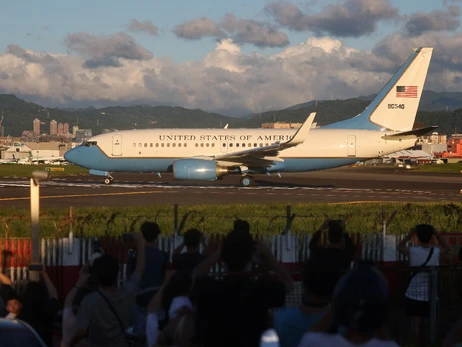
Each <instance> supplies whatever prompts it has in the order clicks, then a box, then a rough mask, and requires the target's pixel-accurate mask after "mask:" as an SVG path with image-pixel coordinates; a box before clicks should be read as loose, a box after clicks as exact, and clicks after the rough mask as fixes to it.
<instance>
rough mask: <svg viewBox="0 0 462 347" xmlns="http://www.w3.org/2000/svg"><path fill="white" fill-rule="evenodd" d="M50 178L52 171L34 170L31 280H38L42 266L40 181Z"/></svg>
mask: <svg viewBox="0 0 462 347" xmlns="http://www.w3.org/2000/svg"><path fill="white" fill-rule="evenodd" d="M48 179H50V173H49V172H46V171H33V172H32V177H31V178H30V219H31V223H30V225H31V241H32V259H31V264H30V267H29V269H30V270H31V271H30V273H29V278H30V280H31V281H38V280H39V279H40V274H39V272H38V271H37V270H39V269H40V267H41V264H42V263H41V262H40V244H39V213H40V191H39V188H40V186H39V181H46V180H48Z"/></svg>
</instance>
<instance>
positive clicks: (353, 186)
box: [0, 167, 462, 208]
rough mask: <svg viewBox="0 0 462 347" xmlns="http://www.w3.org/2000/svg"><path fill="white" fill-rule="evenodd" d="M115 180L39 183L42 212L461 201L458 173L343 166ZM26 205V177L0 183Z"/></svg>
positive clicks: (2, 194) (2, 197)
mask: <svg viewBox="0 0 462 347" xmlns="http://www.w3.org/2000/svg"><path fill="white" fill-rule="evenodd" d="M113 176H114V182H113V183H112V184H111V185H105V184H104V183H103V178H102V177H98V176H90V175H87V176H68V177H54V178H52V180H50V181H46V182H41V183H40V197H41V199H40V207H45V208H47V207H53V208H68V207H69V206H73V207H103V206H140V205H155V204H180V205H181V204H241V203H242V204H245V203H307V202H313V203H339V202H349V203H355V202H362V201H373V202H380V201H383V202H385V201H388V202H393V201H399V202H403V201H405V202H417V201H422V202H431V201H448V202H461V201H462V194H461V189H462V173H461V174H428V173H415V172H408V171H407V170H406V169H404V168H396V169H383V168H372V167H371V168H366V167H346V168H339V169H331V170H324V171H316V172H309V173H293V174H283V175H282V177H278V176H277V175H271V176H266V175H256V176H255V186H253V187H250V188H242V187H240V186H239V176H228V177H225V178H224V179H223V180H219V181H216V182H188V181H175V180H174V179H173V177H172V176H171V175H168V174H167V175H162V177H161V178H159V177H158V176H157V175H156V174H146V173H144V174H141V173H140V174H131V173H118V174H117V173H116V174H114V175H113ZM29 206H30V186H29V179H28V178H27V177H6V178H0V208H12V207H23V208H27V207H29Z"/></svg>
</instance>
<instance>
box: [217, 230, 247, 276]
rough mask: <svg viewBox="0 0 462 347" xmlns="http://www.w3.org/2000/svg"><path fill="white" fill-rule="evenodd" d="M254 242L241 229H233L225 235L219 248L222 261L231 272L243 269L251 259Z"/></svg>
mask: <svg viewBox="0 0 462 347" xmlns="http://www.w3.org/2000/svg"><path fill="white" fill-rule="evenodd" d="M253 251H254V242H253V240H252V236H250V234H247V233H245V232H244V233H243V232H242V230H233V231H230V232H229V233H228V235H226V237H225V240H224V241H223V247H222V249H221V255H222V257H223V261H224V262H225V264H226V265H227V267H228V270H229V271H231V272H238V271H243V270H244V269H245V267H246V266H247V264H248V263H249V262H250V260H251V259H252V253H253Z"/></svg>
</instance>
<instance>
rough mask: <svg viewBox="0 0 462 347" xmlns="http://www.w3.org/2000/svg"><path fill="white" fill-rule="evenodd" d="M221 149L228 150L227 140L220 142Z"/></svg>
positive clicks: (224, 151)
mask: <svg viewBox="0 0 462 347" xmlns="http://www.w3.org/2000/svg"><path fill="white" fill-rule="evenodd" d="M221 151H222V152H223V153H226V152H228V142H222V143H221Z"/></svg>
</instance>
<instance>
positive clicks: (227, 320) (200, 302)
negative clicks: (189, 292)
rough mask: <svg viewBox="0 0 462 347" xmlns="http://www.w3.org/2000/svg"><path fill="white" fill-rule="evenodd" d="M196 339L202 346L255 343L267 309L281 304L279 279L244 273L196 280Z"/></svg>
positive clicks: (265, 326)
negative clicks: (260, 278)
mask: <svg viewBox="0 0 462 347" xmlns="http://www.w3.org/2000/svg"><path fill="white" fill-rule="evenodd" d="M195 293H196V295H197V305H196V307H197V311H196V312H197V321H196V333H197V338H198V341H197V342H198V343H199V344H200V345H202V346H203V347H209V346H210V347H216V346H222V347H227V346H230V347H231V346H232V347H235V346H245V347H247V346H249V347H250V346H252V347H257V346H259V342H260V338H261V334H262V333H263V331H264V330H266V329H268V328H269V327H270V322H269V315H268V310H269V309H271V308H276V307H281V306H283V305H284V301H285V295H286V290H285V286H284V284H283V283H282V282H279V281H268V280H256V281H254V280H251V279H249V278H248V277H226V278H225V279H224V280H214V279H209V278H204V279H200V280H197V281H196V288H195Z"/></svg>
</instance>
